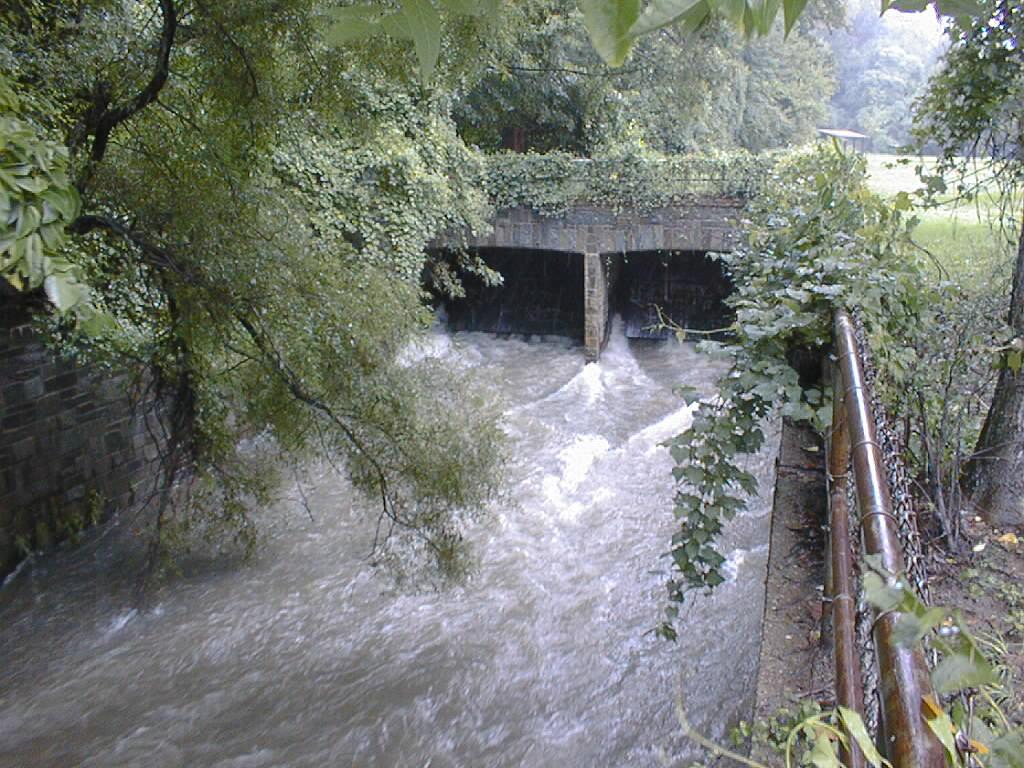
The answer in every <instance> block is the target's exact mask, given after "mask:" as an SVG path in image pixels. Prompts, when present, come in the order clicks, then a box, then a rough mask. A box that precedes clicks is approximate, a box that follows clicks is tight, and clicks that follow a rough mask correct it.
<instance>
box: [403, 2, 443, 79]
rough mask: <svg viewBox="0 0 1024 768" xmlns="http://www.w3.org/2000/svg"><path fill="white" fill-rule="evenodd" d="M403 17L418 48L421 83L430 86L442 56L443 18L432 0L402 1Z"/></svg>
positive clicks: (417, 55)
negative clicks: (432, 3)
mask: <svg viewBox="0 0 1024 768" xmlns="http://www.w3.org/2000/svg"><path fill="white" fill-rule="evenodd" d="M402 17H403V19H404V21H405V25H406V26H407V27H408V30H409V34H410V35H412V40H413V44H414V45H415V46H416V57H417V58H418V59H419V62H420V82H421V83H423V85H425V86H426V85H429V84H430V81H431V80H432V79H433V77H434V70H435V69H436V68H437V60H438V58H439V57H440V56H441V16H440V15H439V14H438V12H437V10H436V9H435V8H434V6H433V5H431V3H430V0H402Z"/></svg>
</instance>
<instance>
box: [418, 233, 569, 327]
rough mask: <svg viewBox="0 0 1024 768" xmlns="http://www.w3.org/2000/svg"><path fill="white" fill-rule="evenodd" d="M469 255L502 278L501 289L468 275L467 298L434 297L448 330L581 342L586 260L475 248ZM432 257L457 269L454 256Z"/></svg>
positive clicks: (528, 251) (561, 254) (560, 254)
mask: <svg viewBox="0 0 1024 768" xmlns="http://www.w3.org/2000/svg"><path fill="white" fill-rule="evenodd" d="M470 253H471V254H473V255H475V256H478V257H480V258H481V259H483V261H484V263H485V264H487V266H488V267H490V268H491V269H493V270H495V271H497V272H498V273H500V274H501V276H502V284H501V285H496V286H488V285H485V284H484V282H483V280H482V279H481V278H480V277H478V276H476V275H472V274H470V275H465V274H464V275H463V276H462V284H463V287H464V288H465V292H466V295H465V296H464V297H460V298H455V299H453V298H448V297H438V296H437V295H436V293H435V298H436V299H437V303H438V304H439V305H441V306H442V308H443V313H441V315H442V319H443V320H444V321H445V322H446V324H447V326H448V328H449V329H451V330H453V331H483V332H485V333H498V334H523V335H536V336H566V337H569V338H571V339H573V340H574V341H582V340H583V328H584V317H585V310H584V295H583V254H581V253H566V252H564V251H549V250H540V249H524V248H476V249H471V250H470ZM431 255H432V257H433V258H434V259H437V260H439V261H442V262H444V263H446V264H448V265H453V264H454V263H455V254H454V253H453V252H451V251H437V252H434V253H432V254H431Z"/></svg>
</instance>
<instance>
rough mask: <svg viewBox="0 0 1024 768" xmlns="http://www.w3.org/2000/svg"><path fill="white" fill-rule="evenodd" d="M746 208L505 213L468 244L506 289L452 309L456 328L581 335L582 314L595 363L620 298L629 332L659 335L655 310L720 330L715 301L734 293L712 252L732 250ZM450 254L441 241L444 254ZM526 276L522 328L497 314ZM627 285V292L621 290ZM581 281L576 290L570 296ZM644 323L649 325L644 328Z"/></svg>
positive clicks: (719, 204)
mask: <svg viewBox="0 0 1024 768" xmlns="http://www.w3.org/2000/svg"><path fill="white" fill-rule="evenodd" d="M742 205H743V201H742V200H740V199H737V198H726V197H703V198H695V199H694V200H692V201H690V202H688V203H685V204H679V205H675V206H672V207H667V208H658V209H654V210H651V211H648V212H638V211H628V210H625V211H616V210H612V209H610V208H604V207H599V206H594V205H580V206H577V207H574V208H572V209H570V210H569V211H568V212H567V213H566V214H564V215H562V216H543V215H541V214H538V213H537V212H535V211H534V210H532V209H530V208H526V207H519V208H511V209H504V210H500V211H499V212H498V214H497V216H496V217H495V221H494V229H493V231H492V232H491V233H490V234H488V235H485V236H481V237H470V238H468V240H467V241H466V242H465V246H466V247H467V248H468V249H469V250H470V251H471V252H473V253H476V254H478V255H480V256H482V257H483V258H484V260H485V261H486V262H487V263H488V264H490V265H491V266H493V267H495V268H496V269H498V271H500V272H501V273H502V274H503V276H504V277H505V278H506V280H505V286H504V288H500V289H490V290H489V291H488V290H481V291H479V292H478V293H476V294H475V295H473V296H470V302H469V303H470V304H472V300H473V299H475V300H476V304H477V306H476V307H475V308H474V307H473V306H467V305H460V304H459V303H458V302H456V303H453V304H452V305H450V306H449V321H450V322H451V323H452V324H453V326H454V327H456V328H469V329H474V330H482V331H496V332H525V333H545V332H553V333H559V332H563V333H564V332H566V331H568V334H567V335H578V333H577V332H575V331H574V330H573V328H572V327H571V326H572V325H573V324H575V321H576V320H577V315H579V316H580V317H579V319H580V320H581V321H582V323H581V324H582V331H583V333H582V337H583V339H582V340H583V343H584V348H585V352H586V356H587V359H588V360H596V359H597V358H598V356H599V355H600V353H601V350H602V349H603V347H604V344H605V342H606V341H607V338H608V331H609V327H610V322H609V319H610V317H611V314H612V312H613V310H614V309H615V303H616V297H617V296H618V297H620V301H626V302H628V303H630V308H631V311H632V312H633V317H634V322H633V323H632V326H633V329H634V331H635V333H633V334H632V335H636V336H652V335H658V334H657V333H652V332H651V331H650V326H651V324H652V322H653V321H654V320H656V318H657V313H656V311H655V310H654V309H653V307H654V305H655V304H657V305H658V306H660V307H663V308H664V309H665V310H666V313H667V314H668V315H669V316H670V317H672V318H673V319H674V320H676V322H680V323H681V324H686V325H688V327H701V325H702V324H703V325H707V323H708V322H710V323H711V325H710V326H708V327H714V323H715V322H717V321H718V320H720V319H721V315H722V311H721V309H719V310H718V311H717V312H716V311H715V309H714V307H712V304H713V303H720V301H721V298H724V295H726V294H727V293H728V291H729V289H730V286H728V285H727V283H728V281H727V278H725V277H724V276H723V274H722V271H721V268H720V267H719V265H718V264H717V263H716V262H712V261H710V260H709V259H707V257H706V254H708V253H709V252H716V251H727V250H729V249H731V248H732V247H733V246H734V245H735V243H736V240H737V238H738V236H739V230H738V229H737V225H736V219H737V218H738V214H739V209H740V207H741V206H742ZM450 248H451V245H450V244H449V243H445V242H442V243H438V248H437V250H438V251H444V250H448V249H450ZM521 270H526V271H529V272H531V274H532V277H531V278H530V279H529V280H527V282H526V283H525V285H523V286H520V288H519V293H520V294H523V296H522V299H523V300H522V301H521V302H520V308H519V310H518V315H520V319H519V322H518V323H517V322H515V321H510V320H509V319H508V317H507V316H506V315H507V314H508V312H505V310H503V309H501V308H500V307H502V306H505V309H508V307H507V306H506V305H507V304H508V302H509V301H510V299H509V296H510V293H514V292H515V290H516V289H512V284H513V283H515V282H516V279H517V278H516V275H517V273H519V272H520V271H521ZM623 280H625V281H626V282H627V283H628V285H620V283H621V282H622V281H623ZM577 282H578V284H579V291H578V292H577V291H574V290H573V289H572V284H573V283H577ZM567 284H568V286H567ZM509 289H512V290H511V291H510V290H509ZM617 289H620V290H617ZM500 291H505V293H500ZM623 296H624V298H622V297H623ZM580 299H581V301H580ZM503 302H504V304H503ZM523 305H525V306H526V308H525V309H524V308H523ZM534 305H536V306H534ZM552 306H561V307H562V310H561V312H560V314H561V316H562V320H563V321H564V319H565V318H566V317H568V318H569V321H568V327H567V326H566V323H565V322H562V323H561V325H558V324H552V322H551V318H550V312H548V311H547V310H548V309H550V308H551V307H552ZM503 313H504V314H503ZM512 313H513V314H516V311H514V310H513V311H512ZM531 313H532V314H531ZM637 313H640V314H639V315H637ZM644 313H647V314H646V315H644ZM716 315H717V316H716ZM644 316H646V317H647V318H648V319H649V320H651V321H652V322H647V323H644V322H643V320H642V317H644ZM637 317H640V318H641V319H636V318H637ZM545 318H546V319H545ZM662 335H663V334H662Z"/></svg>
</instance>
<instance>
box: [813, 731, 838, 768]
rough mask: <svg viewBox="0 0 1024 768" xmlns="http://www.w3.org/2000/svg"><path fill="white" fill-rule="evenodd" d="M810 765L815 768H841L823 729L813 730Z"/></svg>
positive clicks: (830, 741)
mask: <svg viewBox="0 0 1024 768" xmlns="http://www.w3.org/2000/svg"><path fill="white" fill-rule="evenodd" d="M809 758H810V761H811V765H814V766H816V768H842V763H840V762H839V758H838V757H837V756H836V751H835V749H833V747H832V740H831V739H830V738H829V737H828V732H827V731H826V730H825V729H824V728H816V729H815V730H814V745H813V746H812V747H811V752H810V755H809Z"/></svg>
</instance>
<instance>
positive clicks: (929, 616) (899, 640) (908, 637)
mask: <svg viewBox="0 0 1024 768" xmlns="http://www.w3.org/2000/svg"><path fill="white" fill-rule="evenodd" d="M945 617H946V612H945V611H944V610H942V609H941V608H929V609H928V610H927V611H925V612H924V613H922V614H921V615H920V616H915V615H914V614H912V613H901V614H900V615H899V617H897V619H896V624H895V626H894V627H893V632H892V639H893V642H895V643H896V644H897V645H902V646H904V647H908V646H911V645H914V644H915V643H918V642H919V641H920V640H921V638H922V637H924V636H925V635H927V634H928V633H929V632H931V631H932V630H933V629H934V628H935V627H937V626H938V625H939V624H941V623H942V620H943V619H944V618H945Z"/></svg>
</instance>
